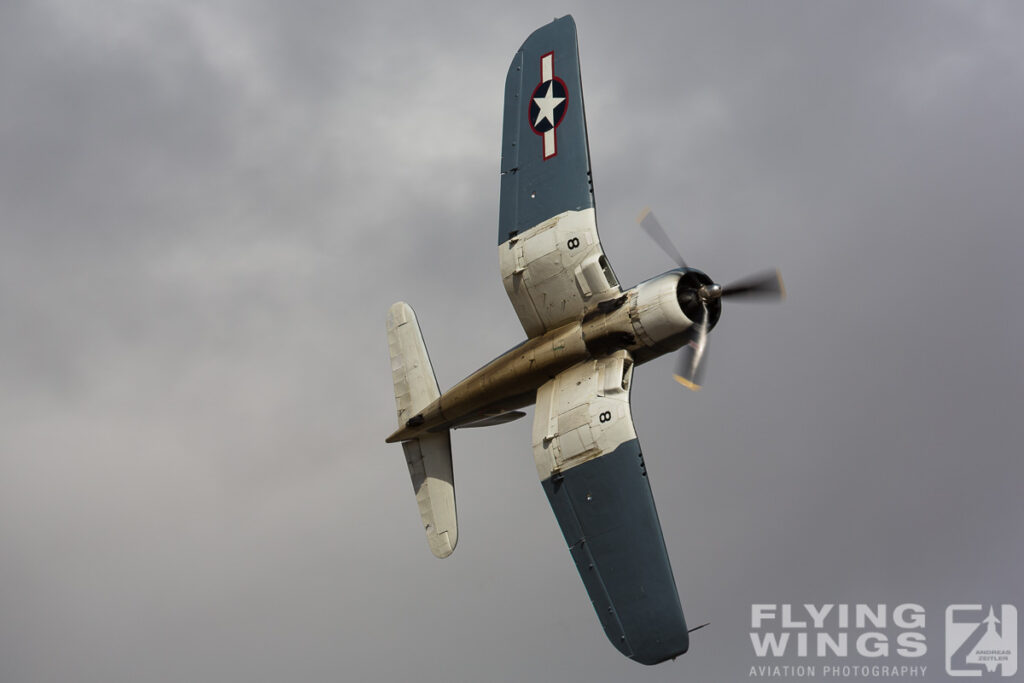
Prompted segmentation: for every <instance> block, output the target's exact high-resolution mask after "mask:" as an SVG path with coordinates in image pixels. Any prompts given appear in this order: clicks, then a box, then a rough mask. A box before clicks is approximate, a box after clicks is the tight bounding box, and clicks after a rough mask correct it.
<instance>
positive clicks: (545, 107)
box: [533, 81, 565, 127]
mask: <svg viewBox="0 0 1024 683" xmlns="http://www.w3.org/2000/svg"><path fill="white" fill-rule="evenodd" d="M554 85H555V83H554V81H548V92H547V94H546V95H544V97H534V98H533V101H534V102H536V103H537V108H538V109H539V110H540V111H538V112H537V120H536V121H534V122H533V125H534V127H537V126H539V125H540V122H541V121H543V120H544V119H547V120H548V121H550V122H551V125H552V126H554V125H555V107H557V106H558V105H560V104H561V103H562V102H564V101H565V98H564V97H552V96H551V91H552V90H553V89H554Z"/></svg>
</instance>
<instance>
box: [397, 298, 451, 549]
mask: <svg viewBox="0 0 1024 683" xmlns="http://www.w3.org/2000/svg"><path fill="white" fill-rule="evenodd" d="M388 350H389V351H390V352H391V376H392V379H393V380H394V385H395V408H396V409H397V411H398V424H399V426H402V425H404V424H405V422H406V420H408V419H409V418H411V417H413V416H414V415H416V414H417V413H419V412H420V411H422V410H423V409H424V408H426V407H427V406H428V405H430V404H431V403H433V402H434V401H435V400H437V399H438V397H440V395H441V392H440V390H439V389H438V386H437V378H435V377H434V369H433V368H432V367H431V365H430V357H429V356H427V347H426V345H425V344H424V343H423V335H422V334H421V333H420V327H419V324H418V323H417V322H416V314H415V313H413V311H412V308H410V307H409V305H408V304H406V303H404V302H402V301H399V302H398V303H395V304H392V306H391V308H390V310H388ZM402 449H403V450H404V451H405V461H406V464H407V465H408V466H409V476H410V477H411V478H412V486H413V489H414V490H415V491H416V503H417V504H418V505H419V509H420V518H421V519H422V520H423V527H424V529H425V530H426V532H427V543H429V544H430V551H431V552H432V553H434V555H436V556H437V557H441V558H444V557H448V556H449V555H451V554H452V551H454V550H455V544H456V542H457V541H458V523H457V518H456V514H455V477H454V475H453V472H452V442H451V435H450V433H449V432H448V431H444V432H440V433H438V434H430V435H427V436H422V437H420V438H418V439H413V440H411V441H403V442H402Z"/></svg>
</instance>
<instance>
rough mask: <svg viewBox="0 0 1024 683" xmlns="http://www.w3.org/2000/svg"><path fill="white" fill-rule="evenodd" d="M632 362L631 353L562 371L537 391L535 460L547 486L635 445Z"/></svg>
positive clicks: (534, 419) (618, 354) (534, 422)
mask: <svg viewBox="0 0 1024 683" xmlns="http://www.w3.org/2000/svg"><path fill="white" fill-rule="evenodd" d="M632 376H633V359H632V358H631V357H630V355H629V353H627V352H626V351H618V352H616V353H614V354H612V355H610V356H605V357H603V358H597V359H590V360H586V361H583V362H582V363H577V364H576V365H574V366H572V367H571V368H568V369H567V370H563V371H562V372H560V373H559V374H558V375H557V376H556V377H554V378H553V379H550V380H548V381H547V382H546V383H544V385H543V386H541V388H540V389H539V390H538V391H537V407H536V409H535V410H534V417H533V455H534V460H535V461H536V464H537V475H538V476H539V477H540V479H541V480H542V481H543V480H545V479H548V478H549V477H551V476H552V474H557V473H559V472H564V471H566V470H568V469H570V468H572V467H575V466H577V465H582V464H583V463H585V462H588V461H589V460H592V459H594V458H597V457H600V456H601V455H602V454H604V453H610V452H611V451H614V450H615V449H616V448H617V447H618V446H619V445H621V444H623V443H625V442H627V441H631V440H633V439H636V430H635V429H634V427H633V418H632V415H631V414H630V410H629V388H630V381H631V380H632Z"/></svg>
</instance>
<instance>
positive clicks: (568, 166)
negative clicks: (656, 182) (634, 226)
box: [498, 16, 619, 337]
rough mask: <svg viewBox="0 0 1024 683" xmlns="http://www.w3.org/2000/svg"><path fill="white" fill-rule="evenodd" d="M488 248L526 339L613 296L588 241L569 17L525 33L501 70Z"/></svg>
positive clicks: (589, 213)
mask: <svg viewBox="0 0 1024 683" xmlns="http://www.w3.org/2000/svg"><path fill="white" fill-rule="evenodd" d="M498 245H499V247H498V252H499V257H500V262H501V277H502V280H503V282H504V285H505V290H506V291H507V292H508V296H509V299H510V300H511V301H512V306H513V307H514V308H515V310H516V314H517V315H518V316H519V320H520V322H521V323H522V325H523V329H524V330H525V331H526V333H527V335H529V336H530V337H534V336H537V335H539V334H543V333H544V332H546V331H548V330H552V329H555V328H556V327H560V326H561V325H563V324H565V323H567V322H569V321H571V320H573V319H576V318H579V317H580V316H582V315H583V314H584V313H585V312H586V311H588V310H589V309H590V308H591V307H592V306H593V305H596V304H597V302H599V301H603V300H605V299H609V298H613V297H615V296H617V295H618V293H619V283H618V281H617V279H616V278H615V275H614V273H613V272H612V269H611V266H610V265H609V264H608V261H607V259H606V258H605V256H604V251H603V250H602V248H601V242H600V240H599V239H598V235H597V220H596V215H595V212H594V192H593V185H592V182H591V175H590V151H589V149H588V145H587V124H586V117H585V115H584V110H583V87H582V81H581V79H580V63H579V54H578V49H577V41H576V24H575V22H573V19H572V17H571V16H565V17H562V18H561V19H556V20H555V21H553V22H552V23H550V24H548V25H547V26H543V27H541V28H539V29H537V30H536V31H534V32H533V33H532V34H531V35H530V37H529V38H527V39H526V42H524V43H523V46H522V47H521V48H520V49H519V52H517V53H516V56H515V57H514V58H513V59H512V64H511V66H509V71H508V76H507V78H506V80H505V114H504V127H503V132H502V145H501V203H500V211H499V220H498Z"/></svg>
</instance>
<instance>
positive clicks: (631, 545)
mask: <svg viewBox="0 0 1024 683" xmlns="http://www.w3.org/2000/svg"><path fill="white" fill-rule="evenodd" d="M632 365H633V363H632V358H631V357H630V356H629V354H628V353H627V352H625V351H619V352H617V353H615V354H613V355H611V356H607V357H604V358H599V359H596V360H588V361H584V362H582V363H579V364H577V365H574V366H573V367H571V368H569V369H568V370H565V371H563V372H562V373H560V374H559V375H558V376H556V377H555V378H554V379H552V380H549V381H548V382H547V383H545V384H544V385H543V386H542V387H541V388H540V389H539V390H538V392H537V408H536V412H535V415H534V427H533V452H534V458H535V460H536V464H537V472H538V474H539V476H540V478H541V483H542V485H543V487H544V492H545V493H546V494H547V497H548V501H549V502H550V503H551V508H552V510H554V513H555V517H556V518H557V519H558V524H559V526H560V527H561V529H562V534H563V535H564V536H565V541H566V543H567V544H568V546H569V552H570V553H571V554H572V557H573V560H574V561H575V562H576V568H577V569H578V570H579V573H580V577H581V578H582V579H583V584H584V586H585V587H586V589H587V593H588V594H589V595H590V599H591V602H592V603H593V605H594V610H595V611H596V612H597V617H598V619H599V620H600V622H601V626H602V627H603V628H604V631H605V634H606V635H607V636H608V639H609V640H610V641H611V642H612V644H613V645H615V647H616V648H618V649H619V651H620V652H622V653H623V654H624V655H626V656H627V657H630V658H632V659H634V660H636V661H638V662H642V663H644V664H657V663H658V662H662V661H664V660H666V659H670V658H673V657H676V656H678V655H681V654H683V653H684V652H686V650H687V648H688V647H689V635H688V632H687V628H686V620H685V619H684V618H683V610H682V607H681V606H680V604H679V594H678V592H677V591H676V584H675V579H674V577H673V575H672V567H671V565H670V563H669V558H668V552H667V550H666V548H665V540H664V538H663V536H662V532H661V524H660V522H659V520H658V512H657V510H656V509H655V506H654V497H653V495H652V494H651V487H650V483H649V482H648V480H647V470H646V467H645V465H644V459H643V453H642V452H641V450H640V444H639V441H638V440H637V438H636V431H635V429H634V427H633V421H632V417H631V414H630V410H629V388H630V386H629V385H630V380H631V378H632Z"/></svg>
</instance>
